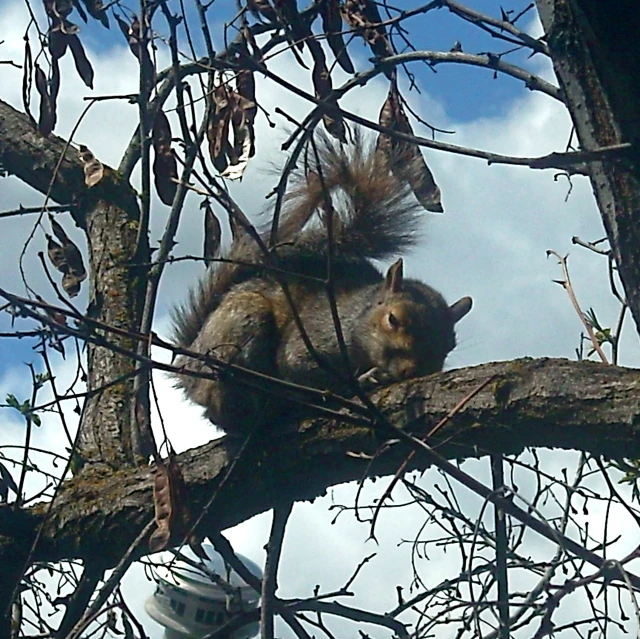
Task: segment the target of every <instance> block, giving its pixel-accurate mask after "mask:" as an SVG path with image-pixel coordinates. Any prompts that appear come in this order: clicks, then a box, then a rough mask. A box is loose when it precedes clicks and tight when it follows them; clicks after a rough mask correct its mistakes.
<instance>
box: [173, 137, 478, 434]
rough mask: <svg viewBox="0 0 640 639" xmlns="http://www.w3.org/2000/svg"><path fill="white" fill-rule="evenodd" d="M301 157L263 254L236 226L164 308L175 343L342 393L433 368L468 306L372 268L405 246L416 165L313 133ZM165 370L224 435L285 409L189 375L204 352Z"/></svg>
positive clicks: (202, 363) (251, 392)
mask: <svg viewBox="0 0 640 639" xmlns="http://www.w3.org/2000/svg"><path fill="white" fill-rule="evenodd" d="M313 149H314V153H313V154H309V155H312V158H313V159H312V161H309V162H307V163H306V164H308V165H310V166H311V170H307V171H306V175H304V174H300V175H297V176H296V179H295V182H294V188H293V189H292V190H291V191H290V193H289V194H288V196H287V201H286V206H285V207H284V208H283V212H282V216H281V218H280V222H279V224H278V229H277V237H276V238H273V237H272V236H271V233H270V231H269V230H265V231H263V232H262V233H261V239H262V242H263V246H269V247H270V253H269V255H266V254H265V253H264V251H263V250H261V249H260V248H259V246H258V243H257V242H256V241H255V239H254V238H251V237H250V236H249V235H248V234H246V233H240V232H239V229H236V233H235V237H234V240H233V242H232V244H231V247H230V249H229V252H228V256H227V257H228V260H227V261H225V262H222V263H220V264H218V265H217V266H212V267H210V268H209V270H208V272H207V273H206V275H205V276H204V278H203V279H202V280H201V282H200V284H199V286H198V287H197V288H195V289H194V290H193V291H192V292H191V295H190V297H189V299H188V301H187V302H186V304H185V305H183V306H181V307H178V308H177V309H176V310H175V312H174V340H175V342H176V343H177V344H178V345H179V346H180V347H182V348H185V349H188V350H190V351H195V352H197V353H202V354H203V355H205V356H206V355H208V356H211V357H212V358H215V359H217V360H221V361H222V362H227V363H231V364H235V365H237V366H241V367H244V368H248V369H251V370H253V371H256V372H259V373H262V374H264V375H268V376H269V377H274V378H278V379H282V380H287V381H290V382H295V383H296V384H300V385H302V386H308V387H313V388H317V389H322V390H327V391H330V392H334V393H337V394H340V395H347V396H348V395H352V394H353V390H352V387H351V389H350V385H349V380H359V382H361V383H367V384H370V383H371V382H374V383H378V384H385V383H390V382H393V381H398V380H402V379H407V378H410V377H418V376H422V375H428V374H430V373H435V372H438V371H441V370H442V368H443V366H444V362H445V359H446V357H447V355H448V354H449V353H450V352H451V351H452V350H453V349H454V347H455V345H456V340H455V324H456V323H457V322H458V321H459V320H460V319H462V318H463V317H464V316H465V315H466V314H467V313H468V312H469V310H470V309H471V305H472V300H471V298H470V297H463V298H461V299H460V300H458V301H457V302H455V303H454V304H452V305H451V306H449V305H448V304H447V303H446V302H445V300H444V298H443V297H442V295H441V294H440V293H438V291H436V290H434V289H433V288H431V287H430V286H427V285H426V284H423V283H422V282H419V281H417V280H413V279H405V278H404V277H403V264H402V260H401V259H399V260H398V261H396V262H395V263H394V264H393V265H392V266H391V267H390V268H389V269H388V271H387V273H386V275H385V276H383V275H382V273H381V272H380V271H379V270H378V269H377V268H376V267H375V266H374V265H373V264H372V260H379V259H388V258H391V257H394V256H397V255H398V254H400V253H401V252H402V251H403V250H405V249H406V248H408V247H410V246H411V245H412V244H414V243H415V240H416V230H417V225H418V221H419V216H420V212H421V206H420V204H419V203H418V201H417V200H416V199H415V198H414V197H413V195H412V194H411V190H410V187H409V184H408V181H407V180H408V179H409V178H410V177H411V176H409V172H410V171H413V170H417V168H415V169H414V167H412V165H411V163H410V162H409V163H408V162H406V161H405V160H406V156H402V155H400V156H398V157H397V158H394V157H389V156H388V155H385V154H383V153H381V152H380V151H377V150H376V149H375V147H370V146H368V145H367V144H366V143H365V142H364V141H363V140H362V138H361V136H359V135H356V136H355V140H354V143H353V144H352V145H350V146H347V145H344V144H340V145H338V144H334V143H332V142H330V141H328V140H327V139H326V138H322V137H320V138H316V139H315V140H314V144H313ZM403 157H404V160H403ZM329 225H330V230H331V231H332V233H331V239H329V238H330V234H329V232H328V231H329ZM329 254H330V259H328V256H329ZM329 269H330V272H329ZM329 275H330V277H329ZM328 286H329V287H331V291H332V293H333V297H334V299H335V302H336V306H337V310H338V316H339V327H340V329H341V333H342V339H343V345H344V347H346V352H347V357H346V358H345V357H344V349H342V350H341V348H340V345H339V339H338V336H337V330H336V322H335V321H334V316H333V314H332V308H331V304H330V295H329V293H328ZM292 305H293V306H294V307H295V313H294V311H293V310H292ZM296 314H297V316H298V318H299V322H301V324H302V326H303V327H304V332H305V333H306V336H307V337H308V341H309V342H310V343H311V345H312V346H313V352H312V351H310V349H309V348H308V347H307V345H306V344H305V340H304V338H303V335H302V333H301V330H300V328H299V324H298V322H297V321H296V317H295V315H296ZM174 363H175V365H176V367H177V368H179V369H180V370H181V373H182V374H178V375H177V380H178V385H179V386H181V387H182V388H183V390H184V391H185V393H186V394H187V396H188V397H189V398H190V399H191V400H192V401H194V402H195V403H197V404H199V405H201V406H203V407H204V408H205V414H206V416H207V417H208V418H209V419H210V420H211V421H212V422H213V423H215V424H216V425H217V426H219V427H220V428H221V429H222V430H224V431H225V433H227V434H228V435H232V436H236V437H245V436H247V435H248V434H249V433H251V432H252V431H253V429H254V428H256V427H260V428H261V427H262V426H264V428H265V429H268V428H271V427H272V425H273V424H274V423H279V422H280V421H282V415H283V413H284V412H285V411H287V410H290V408H291V406H292V404H291V403H289V402H287V400H285V399H283V398H280V397H278V396H277V395H275V394H273V393H267V392H260V391H259V390H258V389H256V388H255V387H254V388H248V387H247V386H245V385H242V384H240V383H238V382H237V381H236V380H234V379H233V374H231V373H230V372H225V370H224V368H223V369H222V370H220V372H219V374H216V375H215V377H216V379H205V378H199V377H197V376H194V375H189V374H188V373H189V372H193V373H207V374H212V373H213V368H212V367H211V366H210V365H208V364H207V361H206V357H203V358H200V359H195V358H191V357H188V356H186V355H180V356H178V357H177V358H176V360H175V362H174Z"/></svg>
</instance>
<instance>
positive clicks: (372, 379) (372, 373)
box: [358, 366, 381, 390]
mask: <svg viewBox="0 0 640 639" xmlns="http://www.w3.org/2000/svg"><path fill="white" fill-rule="evenodd" d="M378 372H379V369H378V367H377V366H374V367H373V368H370V369H369V370H368V371H367V372H366V373H362V375H360V376H359V377H358V383H359V384H360V386H362V388H364V389H365V390H366V389H368V388H373V387H375V386H380V383H381V382H380V380H379V379H378V378H377V377H376V375H377V374H378Z"/></svg>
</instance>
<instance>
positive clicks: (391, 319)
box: [387, 313, 400, 328]
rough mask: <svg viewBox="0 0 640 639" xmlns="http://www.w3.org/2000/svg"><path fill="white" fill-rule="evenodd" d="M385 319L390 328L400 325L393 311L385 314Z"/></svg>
mask: <svg viewBox="0 0 640 639" xmlns="http://www.w3.org/2000/svg"><path fill="white" fill-rule="evenodd" d="M387 321H388V322H389V326H391V328H398V327H399V326H400V320H399V319H398V318H397V317H396V316H395V315H394V314H393V313H389V314H388V315H387Z"/></svg>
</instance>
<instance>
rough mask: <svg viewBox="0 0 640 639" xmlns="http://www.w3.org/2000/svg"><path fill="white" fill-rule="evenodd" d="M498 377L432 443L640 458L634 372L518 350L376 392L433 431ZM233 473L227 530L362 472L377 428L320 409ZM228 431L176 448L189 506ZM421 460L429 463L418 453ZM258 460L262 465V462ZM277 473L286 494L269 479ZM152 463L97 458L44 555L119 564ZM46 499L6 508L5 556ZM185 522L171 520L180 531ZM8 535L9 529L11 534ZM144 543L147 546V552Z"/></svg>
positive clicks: (26, 535)
mask: <svg viewBox="0 0 640 639" xmlns="http://www.w3.org/2000/svg"><path fill="white" fill-rule="evenodd" d="M491 375H495V376H496V381H495V383H494V384H492V385H491V386H490V387H488V388H486V389H485V390H484V391H483V392H481V393H480V394H478V396H476V397H475V398H474V399H473V401H471V402H469V403H468V404H467V405H466V406H465V407H464V409H463V410H461V411H460V412H459V413H457V414H456V415H455V416H454V417H453V418H452V419H451V421H450V422H449V423H448V424H447V426H446V427H445V428H443V429H442V430H441V431H439V437H438V438H437V440H436V441H435V442H433V445H434V446H436V447H437V450H438V452H439V453H440V454H442V455H445V456H446V457H448V458H450V459H462V458H465V457H478V456H482V455H484V454H487V453H490V452H501V453H505V454H515V453H518V452H520V451H522V449H523V448H525V447H527V446H536V447H540V446H542V447H544V446H547V447H551V446H553V447H558V448H567V449H576V450H584V451H587V452H591V453H593V454H602V455H605V456H608V457H613V458H623V457H639V456H640V441H638V438H637V436H636V430H637V425H638V423H640V408H639V407H638V404H637V392H638V376H637V371H634V370H628V369H624V368H618V367H614V366H603V365H601V364H596V363H593V362H570V361H568V360H553V359H548V360H547V359H542V360H516V361H513V362H497V363H492V364H485V365H482V366H478V367H474V368H467V369H460V370H455V371H450V372H447V373H441V374H438V375H434V376H430V377H427V378H422V379H414V380H409V381H407V382H403V383H400V384H395V385H393V386H390V387H388V388H384V389H381V390H379V391H378V392H377V393H375V395H374V396H373V399H374V400H375V401H376V403H377V404H378V405H379V406H380V408H381V410H383V412H384V413H385V415H386V416H387V418H388V419H389V420H390V421H391V422H392V423H393V424H396V425H398V426H403V427H406V428H410V429H411V430H415V431H416V432H420V431H422V432H428V430H429V429H430V427H431V426H432V425H433V424H434V423H436V422H437V421H439V420H440V419H441V418H442V417H443V416H444V415H445V414H446V413H447V411H448V410H449V407H450V406H452V405H455V404H456V403H457V402H458V401H459V400H460V399H461V398H462V397H464V396H465V395H466V394H468V393H469V391H470V390H471V389H473V388H474V387H476V386H477V385H478V384H479V383H480V382H481V381H483V380H484V379H486V378H487V377H489V376H491ZM273 441H274V446H273V447H272V448H269V449H267V450H262V451H259V453H255V454H259V456H260V460H259V463H258V460H254V461H255V463H254V461H252V460H251V459H247V460H246V463H244V464H242V465H241V467H238V468H237V469H236V471H235V473H236V474H235V476H234V478H233V481H230V482H226V483H225V485H224V486H223V487H222V489H221V490H220V492H219V495H218V498H217V499H216V500H215V501H214V503H213V504H212V505H211V507H210V508H209V510H208V513H207V514H206V516H205V517H203V519H202V522H201V524H200V525H201V527H202V530H207V529H209V530H211V529H216V530H223V529H226V528H228V527H231V526H234V525H236V524H238V523H239V522H241V521H244V520H246V519H248V518H250V517H252V516H254V515H256V514H258V513H261V512H264V511H265V510H267V509H269V508H272V507H274V506H276V505H278V504H279V503H283V502H285V501H287V500H295V501H299V500H309V499H314V498H315V497H317V496H319V495H322V494H323V493H324V492H325V490H326V489H327V487H329V486H331V485H335V484H340V483H344V482H347V481H353V480H358V479H360V478H361V477H362V476H363V475H364V474H365V473H366V472H367V468H368V467H369V460H370V458H371V456H372V455H374V454H375V452H376V450H377V449H378V446H379V442H378V440H377V439H376V437H375V436H374V434H373V433H372V432H371V430H370V429H368V428H363V427H356V426H345V425H340V424H339V423H337V422H336V420H327V419H324V418H312V419H308V420H306V421H304V422H303V423H302V424H301V430H300V432H299V433H298V434H294V433H287V434H283V435H282V436H280V437H276V438H274V439H273ZM224 444H225V440H224V439H220V440H216V441H213V442H211V443H209V444H206V445H205V446H202V447H199V448H195V449H193V450H190V451H187V452H185V453H183V454H181V455H179V456H178V458H177V460H178V463H179V464H180V466H181V468H182V470H183V473H184V476H185V480H186V482H187V484H188V486H189V495H190V506H191V510H192V512H200V511H201V509H202V508H203V506H204V505H205V504H206V503H207V501H208V500H209V497H210V495H211V494H212V492H213V491H214V490H216V488H217V486H218V485H219V484H220V482H221V481H222V480H223V478H224V477H225V473H226V470H227V468H228V465H229V458H228V456H227V453H226V452H225V447H224ZM406 453H407V449H406V448H404V447H403V446H399V445H398V446H392V447H391V448H390V449H389V450H388V451H387V452H385V453H384V454H383V455H381V456H380V457H377V458H376V459H375V462H374V464H373V466H372V469H371V472H372V473H374V474H376V475H388V474H392V473H394V472H395V471H396V470H397V468H398V465H399V464H400V463H401V461H402V460H403V459H404V458H405V457H406ZM414 461H415V464H414V466H413V467H419V468H424V467H425V466H426V465H427V464H426V463H425V460H424V458H423V456H422V455H420V454H418V455H416V456H415V460H414ZM257 469H259V471H258V470H257ZM274 482H277V485H278V486H279V490H278V494H277V496H275V495H274V492H273V491H272V490H270V489H269V487H270V486H273V485H274ZM152 484H153V477H152V469H151V468H140V469H122V470H119V471H115V472H114V471H112V470H108V469H93V470H91V469H90V470H89V471H88V472H84V473H82V474H81V475H80V476H79V477H76V478H74V479H73V480H71V481H69V482H67V483H66V484H65V485H64V486H63V489H62V490H61V492H60V494H59V495H58V496H57V497H56V501H55V503H54V504H53V507H52V509H51V513H50V515H49V517H48V519H47V521H46V523H45V528H44V530H43V534H42V536H41V540H40V542H39V544H38V546H37V548H36V550H35V555H34V556H35V558H36V559H39V560H44V559H47V560H52V561H55V560H58V559H61V558H63V557H66V558H72V557H79V558H82V559H85V560H87V559H92V558H94V557H96V556H98V555H99V556H101V557H103V558H104V560H105V562H107V564H110V565H113V564H115V563H117V561H118V559H119V558H120V557H121V556H122V554H123V553H124V552H125V551H126V549H127V548H128V546H129V545H130V544H131V542H132V541H133V539H134V538H135V536H136V534H137V533H138V532H139V531H140V530H141V529H142V528H143V527H144V526H145V525H146V524H147V522H148V521H149V520H150V519H151V518H152V517H153V497H152ZM44 512H45V507H44V506H43V505H40V506H38V507H35V508H33V509H31V510H30V511H28V512H20V511H18V512H16V511H14V510H13V509H11V508H7V507H4V506H3V507H0V564H2V562H4V561H5V558H9V557H13V558H15V557H16V556H26V553H27V552H28V549H29V546H30V543H31V541H32V540H33V538H34V535H35V531H36V530H37V527H38V526H39V525H40V524H41V523H42V521H43V517H44ZM184 532H185V531H179V530H176V531H174V539H173V541H175V542H179V541H181V540H182V535H183V534H184ZM3 537H4V538H3ZM146 552H147V551H146V550H145V548H144V547H143V548H141V549H140V550H139V553H140V554H141V555H143V554H145V553H146Z"/></svg>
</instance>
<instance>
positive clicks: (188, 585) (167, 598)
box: [145, 543, 262, 639]
mask: <svg viewBox="0 0 640 639" xmlns="http://www.w3.org/2000/svg"><path fill="white" fill-rule="evenodd" d="M202 549H203V550H204V552H205V553H206V555H207V559H206V560H204V559H201V558H200V557H198V556H197V555H196V554H195V553H194V552H193V551H192V550H191V549H190V548H189V547H188V546H184V547H183V548H182V549H180V554H179V555H176V554H175V553H174V552H173V551H164V552H161V553H158V554H157V555H154V556H153V563H154V565H153V568H152V570H153V576H154V579H155V581H156V590H155V592H154V593H153V595H151V597H149V599H147V601H146V603H145V609H146V611H147V614H148V615H149V616H150V617H151V618H152V619H153V620H154V621H156V622H157V623H159V624H160V625H162V626H164V627H165V637H166V638H167V639H196V638H198V637H204V636H205V635H207V634H209V633H211V632H213V631H215V630H216V629H218V628H220V627H221V626H223V625H224V624H225V623H227V622H228V621H229V620H230V619H232V618H233V617H234V616H236V615H238V614H241V613H242V612H246V611H248V610H252V609H255V608H257V607H258V598H259V595H258V593H256V592H255V590H253V588H251V587H250V586H249V585H248V584H247V583H246V582H245V581H244V580H243V579H242V578H241V577H240V576H239V575H238V574H237V573H236V572H234V571H233V570H231V569H230V568H229V566H227V564H225V562H224V559H223V558H222V556H221V555H220V554H219V553H218V552H216V550H215V549H214V548H213V546H212V545H211V544H209V543H203V544H202ZM238 558H239V559H240V560H241V561H242V563H243V564H244V565H245V566H246V567H247V568H248V569H249V571H250V572H251V573H253V574H254V575H255V576H256V577H258V578H262V570H260V568H259V567H258V566H257V565H256V564H255V563H253V562H252V561H251V560H250V559H247V558H246V557H243V556H242V555H238ZM257 634H258V624H257V623H252V624H249V625H247V626H244V627H242V628H240V629H239V630H237V631H236V632H235V633H233V635H232V638H233V639H250V638H251V637H254V636H256V635H257Z"/></svg>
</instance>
